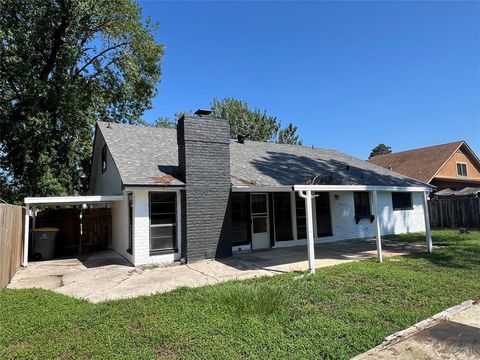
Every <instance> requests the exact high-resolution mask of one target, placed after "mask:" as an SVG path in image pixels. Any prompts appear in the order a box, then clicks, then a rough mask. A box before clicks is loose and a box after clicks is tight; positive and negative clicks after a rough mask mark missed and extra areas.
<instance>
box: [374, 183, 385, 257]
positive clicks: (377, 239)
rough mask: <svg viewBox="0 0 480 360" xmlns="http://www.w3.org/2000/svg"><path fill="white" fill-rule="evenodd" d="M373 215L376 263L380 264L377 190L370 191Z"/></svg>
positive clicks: (380, 238)
mask: <svg viewBox="0 0 480 360" xmlns="http://www.w3.org/2000/svg"><path fill="white" fill-rule="evenodd" d="M372 203H373V215H374V216H375V229H376V235H377V238H376V241H377V261H378V262H379V263H381V262H382V261H383V259H382V235H381V233H380V212H379V211H378V194H377V190H374V191H372Z"/></svg>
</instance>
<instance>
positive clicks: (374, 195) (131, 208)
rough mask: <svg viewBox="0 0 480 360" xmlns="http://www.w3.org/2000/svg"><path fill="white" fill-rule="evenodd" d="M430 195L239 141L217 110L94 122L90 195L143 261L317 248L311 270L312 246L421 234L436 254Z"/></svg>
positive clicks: (340, 165) (322, 155)
mask: <svg viewBox="0 0 480 360" xmlns="http://www.w3.org/2000/svg"><path fill="white" fill-rule="evenodd" d="M430 190H431V187H430V186H429V185H427V184H425V183H422V182H420V181H418V180H415V179H412V178H409V177H407V176H404V175H401V174H398V173H396V172H393V171H391V170H388V169H385V168H383V167H380V166H376V165H374V164H372V163H369V162H367V161H363V160H360V159H357V158H355V157H352V156H349V155H346V154H344V153H341V152H338V151H335V150H331V149H323V148H316V147H313V146H312V147H309V146H298V145H285V144H274V143H266V142H258V141H249V140H248V139H244V138H243V137H242V136H239V137H238V139H235V140H234V139H231V138H230V126H229V123H228V122H227V121H226V120H222V119H216V118H213V117H211V116H210V115H209V112H208V111H198V112H197V113H196V116H183V117H182V118H180V119H179V121H178V126H177V129H168V128H153V127H140V126H132V125H122V124H115V123H104V122H99V123H97V125H96V132H95V141H94V148H93V157H92V168H91V178H90V192H91V195H94V196H101V197H104V198H105V199H110V200H112V199H113V200H115V201H113V200H112V201H111V207H112V232H113V233H112V235H113V236H112V243H111V248H112V249H113V250H115V251H116V252H118V253H119V254H121V255H122V256H124V257H125V258H127V259H128V260H129V261H130V262H131V263H132V264H134V265H145V264H153V263H169V262H174V261H180V260H182V261H186V262H191V261H196V260H201V259H209V258H216V257H227V256H231V255H232V253H234V252H238V251H252V250H259V249H270V248H279V247H288V246H296V245H307V244H308V249H309V259H310V269H311V270H313V260H312V256H313V244H314V242H315V243H322V242H330V241H338V240H346V239H364V238H372V237H376V238H377V244H378V245H381V242H380V237H381V235H387V234H400V233H408V232H418V231H427V240H428V244H429V250H431V238H430V233H429V231H430V229H429V223H428V211H426V210H427V209H428V208H426V199H427V194H428V193H429V192H430ZM119 196H120V198H119ZM119 199H120V200H119ZM307 240H308V241H307ZM359 241H361V240H359ZM379 256H381V251H380V252H379ZM380 259H381V258H380Z"/></svg>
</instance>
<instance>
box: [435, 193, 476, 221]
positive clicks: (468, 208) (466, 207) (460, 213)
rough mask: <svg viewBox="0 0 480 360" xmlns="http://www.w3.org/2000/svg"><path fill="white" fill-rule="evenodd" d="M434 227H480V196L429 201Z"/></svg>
mask: <svg viewBox="0 0 480 360" xmlns="http://www.w3.org/2000/svg"><path fill="white" fill-rule="evenodd" d="M428 206H429V210H430V225H431V226H432V227H468V228H478V227H480V198H474V197H471V198H467V197H466V198H446V199H432V200H429V201H428Z"/></svg>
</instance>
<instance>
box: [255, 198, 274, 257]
mask: <svg viewBox="0 0 480 360" xmlns="http://www.w3.org/2000/svg"><path fill="white" fill-rule="evenodd" d="M250 200H251V210H252V211H251V212H252V249H254V250H256V249H266V248H269V247H270V232H269V221H268V195H267V194H251V195H250Z"/></svg>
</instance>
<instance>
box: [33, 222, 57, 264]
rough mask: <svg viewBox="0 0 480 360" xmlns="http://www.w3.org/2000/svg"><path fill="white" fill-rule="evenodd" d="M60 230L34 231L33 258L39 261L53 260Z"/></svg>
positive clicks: (44, 229)
mask: <svg viewBox="0 0 480 360" xmlns="http://www.w3.org/2000/svg"><path fill="white" fill-rule="evenodd" d="M58 231H59V229H57V228H39V229H34V230H32V239H33V256H34V258H36V259H38V260H49V259H53V255H54V254H55V242H56V239H57V234H58Z"/></svg>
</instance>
